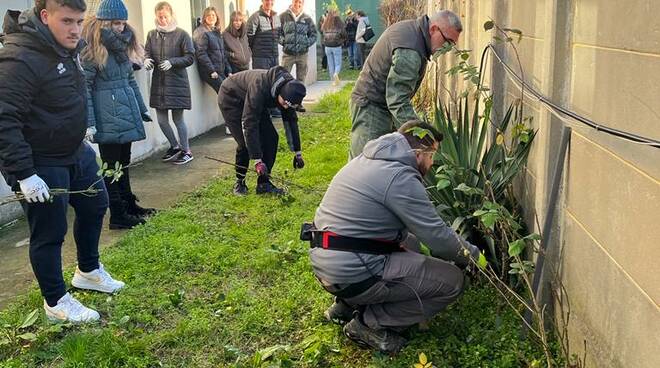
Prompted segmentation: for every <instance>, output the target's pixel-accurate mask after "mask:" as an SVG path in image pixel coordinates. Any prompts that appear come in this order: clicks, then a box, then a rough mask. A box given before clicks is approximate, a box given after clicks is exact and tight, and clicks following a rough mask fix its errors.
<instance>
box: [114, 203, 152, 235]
mask: <svg viewBox="0 0 660 368" xmlns="http://www.w3.org/2000/svg"><path fill="white" fill-rule="evenodd" d="M127 207H128V205H127V203H126V202H124V201H123V200H119V201H110V230H118V229H132V228H133V227H135V226H137V225H141V224H144V223H145V221H144V219H142V218H139V217H137V216H133V215H131V214H129V213H128V212H127V211H126V209H127Z"/></svg>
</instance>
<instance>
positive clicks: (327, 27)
mask: <svg viewBox="0 0 660 368" xmlns="http://www.w3.org/2000/svg"><path fill="white" fill-rule="evenodd" d="M342 29H344V22H343V21H342V20H341V18H340V17H339V13H338V12H337V11H335V10H331V11H329V12H328V15H327V16H326V17H325V19H324V20H323V25H322V26H321V31H323V32H328V31H337V30H342Z"/></svg>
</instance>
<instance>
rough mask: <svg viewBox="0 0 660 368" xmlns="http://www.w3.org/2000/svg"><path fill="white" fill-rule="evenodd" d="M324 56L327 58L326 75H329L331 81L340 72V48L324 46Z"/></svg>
mask: <svg viewBox="0 0 660 368" xmlns="http://www.w3.org/2000/svg"><path fill="white" fill-rule="evenodd" d="M325 55H326V56H327V57H328V75H330V79H332V78H333V77H334V76H335V75H338V74H339V72H340V71H341V46H337V47H328V46H326V47H325Z"/></svg>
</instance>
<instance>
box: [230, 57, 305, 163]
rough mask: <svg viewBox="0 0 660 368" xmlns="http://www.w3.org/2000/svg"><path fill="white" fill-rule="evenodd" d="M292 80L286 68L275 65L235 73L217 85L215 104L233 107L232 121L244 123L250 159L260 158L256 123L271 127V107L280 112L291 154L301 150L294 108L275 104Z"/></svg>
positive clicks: (259, 139) (259, 141)
mask: <svg viewBox="0 0 660 368" xmlns="http://www.w3.org/2000/svg"><path fill="white" fill-rule="evenodd" d="M293 79H294V78H293V77H292V76H291V74H289V72H287V70H286V69H284V68H283V67H281V66H274V67H272V68H270V69H268V70H265V69H254V70H246V71H242V72H239V73H236V74H234V75H232V76H231V77H229V78H227V79H226V80H225V81H224V83H222V86H220V92H219V93H218V104H220V106H233V109H231V110H232V112H233V114H235V115H236V116H235V117H232V119H236V120H238V121H242V123H243V134H244V136H245V143H246V145H247V149H248V152H249V154H250V158H251V159H253V160H256V159H260V158H261V144H260V143H261V138H260V137H259V124H265V123H267V124H272V121H271V120H270V112H269V109H270V108H274V107H277V108H279V109H280V111H282V120H283V121H284V129H285V131H286V138H287V141H288V143H289V148H290V149H291V151H294V152H298V151H300V150H301V147H300V132H299V130H298V115H297V114H296V111H295V109H292V108H289V109H284V108H282V107H281V106H280V105H279V103H277V96H278V95H279V92H280V89H281V88H282V86H284V85H285V84H286V83H288V82H289V81H291V80H293Z"/></svg>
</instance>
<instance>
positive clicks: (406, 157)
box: [362, 132, 421, 179]
mask: <svg viewBox="0 0 660 368" xmlns="http://www.w3.org/2000/svg"><path fill="white" fill-rule="evenodd" d="M362 154H363V155H364V157H365V158H368V159H370V160H382V161H393V162H400V163H401V164H403V165H406V166H410V167H412V168H414V169H415V170H417V169H418V168H417V158H416V156H415V152H414V151H413V150H412V148H410V144H408V141H407V140H406V138H405V137H404V136H403V135H402V134H401V133H398V132H394V133H390V134H386V135H384V136H382V137H380V138H378V139H374V140H372V141H369V142H368V143H367V144H366V146H364V150H363V151H362ZM420 179H421V174H420Z"/></svg>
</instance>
